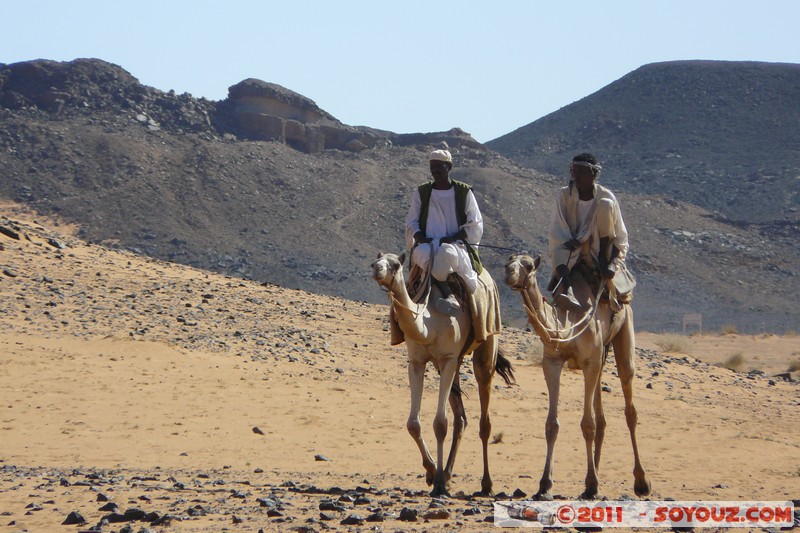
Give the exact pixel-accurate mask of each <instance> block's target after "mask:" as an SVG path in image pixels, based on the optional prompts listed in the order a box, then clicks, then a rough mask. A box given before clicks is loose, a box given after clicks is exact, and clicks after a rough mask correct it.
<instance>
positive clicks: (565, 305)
mask: <svg viewBox="0 0 800 533" xmlns="http://www.w3.org/2000/svg"><path fill="white" fill-rule="evenodd" d="M555 302H556V307H558V308H559V309H562V310H564V311H583V306H581V304H580V303H579V302H578V300H577V298H575V294H574V293H573V292H572V287H570V288H568V289H567V290H566V292H560V293H558V294H556V295H555Z"/></svg>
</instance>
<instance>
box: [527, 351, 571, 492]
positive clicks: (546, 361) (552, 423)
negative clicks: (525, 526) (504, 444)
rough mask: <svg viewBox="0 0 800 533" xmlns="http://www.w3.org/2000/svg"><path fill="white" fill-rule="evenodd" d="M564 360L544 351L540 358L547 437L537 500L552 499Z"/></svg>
mask: <svg viewBox="0 0 800 533" xmlns="http://www.w3.org/2000/svg"><path fill="white" fill-rule="evenodd" d="M563 367H564V361H562V360H561V358H559V357H548V356H547V354H546V353H545V356H544V358H543V359H542V372H543V373H544V381H545V383H546V384H547V400H548V403H549V406H548V410H547V421H546V422H545V425H544V433H545V438H546V439H547V457H546V458H545V461H544V472H542V479H541V480H540V481H539V492H537V493H536V496H534V498H535V499H537V500H552V499H553V496H552V495H551V494H550V489H552V488H553V451H554V450H555V447H556V439H557V438H558V428H559V423H558V392H559V388H560V386H561V369H562V368H563Z"/></svg>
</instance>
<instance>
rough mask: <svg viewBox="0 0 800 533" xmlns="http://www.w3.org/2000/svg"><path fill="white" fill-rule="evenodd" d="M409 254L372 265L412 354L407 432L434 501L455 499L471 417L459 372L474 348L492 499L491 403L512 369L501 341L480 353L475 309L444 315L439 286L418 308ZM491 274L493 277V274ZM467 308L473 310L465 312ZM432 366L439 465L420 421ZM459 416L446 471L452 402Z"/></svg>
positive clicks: (492, 339) (484, 483)
mask: <svg viewBox="0 0 800 533" xmlns="http://www.w3.org/2000/svg"><path fill="white" fill-rule="evenodd" d="M404 261H405V254H401V255H400V256H399V257H398V256H397V255H395V254H390V253H387V254H383V253H380V254H378V258H377V259H376V260H375V261H373V262H372V277H373V278H374V279H375V281H377V282H378V284H379V285H381V286H382V287H384V288H385V289H386V291H387V293H388V295H389V302H390V305H391V306H392V307H393V308H394V315H395V318H396V320H397V322H398V325H399V327H400V329H401V330H402V331H403V334H404V335H405V342H406V347H407V350H408V382H409V386H410V389H411V410H410V412H409V415H408V422H407V424H406V428H407V429H408V432H409V433H410V434H411V437H412V438H413V439H414V442H416V444H417V447H418V448H419V451H420V453H421V454H422V466H423V467H424V468H425V471H426V479H425V480H426V482H427V484H428V485H433V490H432V491H431V496H442V495H449V482H450V478H451V477H452V474H453V465H454V463H455V460H456V454H457V453H458V447H459V444H460V442H461V436H462V434H463V432H464V429H465V428H466V426H467V417H466V412H465V410H464V404H463V401H462V398H461V392H460V391H461V389H460V387H459V379H460V378H459V376H460V373H459V369H460V367H461V362H462V361H463V359H464V356H465V355H467V354H468V353H470V351H472V349H473V348H474V352H472V353H473V356H472V366H473V369H474V372H475V379H476V381H477V383H478V394H479V397H480V405H481V417H480V432H479V434H480V438H481V441H482V442H483V477H482V479H481V492H482V493H483V494H485V495H491V494H492V478H491V476H490V474H489V462H488V443H489V442H488V441H489V436H490V435H491V431H492V423H491V420H490V418H489V397H490V394H491V390H492V378H493V376H494V374H495V372H497V373H498V374H500V375H501V376H502V377H503V378H504V379H505V381H506V383H508V384H511V383H512V381H513V370H512V368H511V363H510V362H509V361H508V360H507V359H506V358H505V357H504V356H503V355H502V354H501V353H499V349H498V341H497V336H496V335H491V336H489V337H488V338H487V339H486V340H485V341H483V342H482V343H481V344H479V345H478V346H477V347H474V342H473V339H474V336H473V332H472V316H471V312H470V310H469V309H467V310H466V311H465V310H463V309H462V310H461V311H460V312H459V313H458V314H457V315H456V316H454V317H450V316H446V315H443V314H441V313H439V312H438V311H436V310H435V307H434V302H435V301H436V298H437V297H439V296H440V295H439V292H438V289H436V288H435V286H433V287H432V288H431V292H430V293H429V294H428V297H427V299H426V300H425V301H423V302H421V303H419V304H416V303H414V302H413V301H412V299H411V297H410V296H409V293H408V290H407V288H406V283H405V278H404V275H403V262H404ZM487 274H488V273H487ZM463 307H467V308H468V306H462V308H463ZM428 362H431V363H433V366H434V367H435V368H436V370H438V372H439V396H438V402H437V405H436V416H435V418H434V420H433V431H434V434H435V435H436V461H435V462H434V460H433V457H432V456H431V454H430V452H429V451H428V447H427V445H426V444H425V441H424V440H423V438H422V433H421V425H420V419H419V412H420V405H421V402H422V389H423V382H424V379H425V368H426V366H427V364H428ZM448 398H449V403H450V408H451V409H452V411H453V441H452V444H451V447H450V453H449V455H448V458H447V464H446V465H444V461H443V459H444V440H445V437H446V436H447V401H448Z"/></svg>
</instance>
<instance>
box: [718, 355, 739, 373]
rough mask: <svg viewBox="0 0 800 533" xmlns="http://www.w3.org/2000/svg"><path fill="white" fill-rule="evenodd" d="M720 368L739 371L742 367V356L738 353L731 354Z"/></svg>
mask: <svg viewBox="0 0 800 533" xmlns="http://www.w3.org/2000/svg"><path fill="white" fill-rule="evenodd" d="M720 366H722V367H723V368H727V369H730V370H737V371H738V370H741V369H742V366H744V356H743V355H742V354H740V353H735V354H732V355H731V356H730V357H728V358H727V359H726V360H725V362H724V363H722V364H721V365H720Z"/></svg>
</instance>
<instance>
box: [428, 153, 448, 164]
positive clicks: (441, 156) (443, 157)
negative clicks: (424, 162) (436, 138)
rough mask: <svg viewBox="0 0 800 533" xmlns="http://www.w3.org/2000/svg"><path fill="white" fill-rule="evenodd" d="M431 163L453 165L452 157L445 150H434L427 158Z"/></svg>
mask: <svg viewBox="0 0 800 533" xmlns="http://www.w3.org/2000/svg"><path fill="white" fill-rule="evenodd" d="M428 159H430V160H431V161H444V162H445V163H450V164H453V156H451V155H450V152H448V151H447V150H434V151H433V152H431V155H429V156H428Z"/></svg>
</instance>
